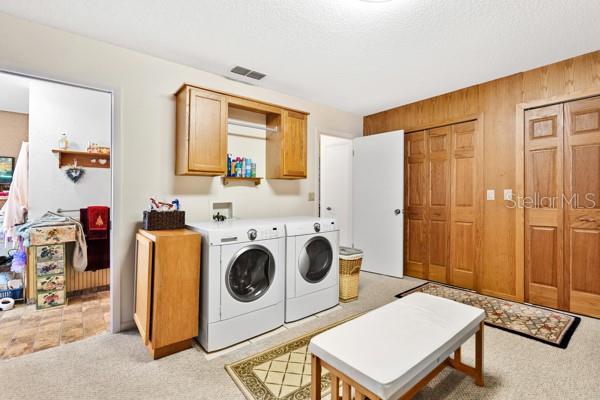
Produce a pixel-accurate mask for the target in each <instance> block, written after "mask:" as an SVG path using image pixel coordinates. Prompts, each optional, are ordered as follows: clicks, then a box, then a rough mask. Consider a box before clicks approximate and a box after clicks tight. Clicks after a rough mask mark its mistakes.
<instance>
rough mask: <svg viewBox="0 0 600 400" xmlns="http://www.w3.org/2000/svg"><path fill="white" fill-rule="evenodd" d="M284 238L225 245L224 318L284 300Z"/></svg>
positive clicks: (222, 297)
mask: <svg viewBox="0 0 600 400" xmlns="http://www.w3.org/2000/svg"><path fill="white" fill-rule="evenodd" d="M280 242H281V243H283V242H282V239H273V240H264V241H260V242H253V243H242V244H232V245H226V246H222V247H221V252H222V254H221V262H222V264H221V320H224V319H228V318H232V317H235V316H238V315H242V314H247V313H249V312H252V311H255V310H258V309H260V308H264V307H268V306H270V305H273V304H277V303H279V302H281V301H282V298H283V290H282V284H283V265H278V264H282V262H281V261H280V258H281V254H280V249H279V247H280V245H279V243H280Z"/></svg>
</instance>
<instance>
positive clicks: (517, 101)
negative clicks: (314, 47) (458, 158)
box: [363, 51, 600, 300]
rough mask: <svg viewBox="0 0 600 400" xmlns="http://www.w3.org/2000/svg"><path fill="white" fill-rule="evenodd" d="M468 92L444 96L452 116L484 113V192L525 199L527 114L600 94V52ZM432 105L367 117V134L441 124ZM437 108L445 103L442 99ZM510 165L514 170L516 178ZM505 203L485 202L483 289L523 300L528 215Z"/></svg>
mask: <svg viewBox="0 0 600 400" xmlns="http://www.w3.org/2000/svg"><path fill="white" fill-rule="evenodd" d="M463 90H467V91H468V92H467V95H466V96H463V95H462V94H457V93H455V92H453V93H454V95H451V96H449V97H444V98H445V99H446V101H448V102H449V103H450V104H449V108H448V110H449V112H448V117H449V118H454V116H455V114H457V113H459V112H460V108H461V107H465V110H468V111H469V112H468V114H471V115H472V114H479V113H483V114H485V121H484V124H485V128H484V129H485V154H484V159H485V170H484V175H485V188H490V189H497V190H502V189H504V188H513V191H514V193H515V195H516V194H518V193H519V189H521V190H520V192H521V194H522V193H523V188H524V181H523V180H524V172H523V145H524V144H523V124H522V123H520V122H522V118H523V110H525V109H528V108H532V107H538V106H544V105H547V104H552V103H553V102H561V101H568V100H572V99H574V98H583V97H586V96H593V95H595V94H598V92H599V90H600V51H596V52H593V53H589V54H586V55H582V56H578V57H575V58H572V59H570V60H566V61H562V62H559V63H556V64H552V66H550V67H549V68H546V67H543V68H536V69H533V70H530V71H526V72H523V73H519V74H516V75H512V76H509V77H504V78H500V79H497V80H495V81H491V82H486V83H484V84H481V85H477V86H473V87H471V88H467V89H463ZM457 92H460V91H457ZM547 96H552V97H551V98H550V97H547ZM565 96H569V97H568V98H565ZM574 96H578V97H574ZM438 97H441V96H438ZM477 97H479V100H477ZM525 102H526V103H525ZM433 104H434V101H433V99H426V100H422V101H418V102H415V103H411V104H407V105H404V106H401V107H396V108H394V109H390V110H386V111H382V112H378V113H376V114H373V115H369V116H365V118H364V122H363V126H364V132H363V133H364V134H365V135H370V134H377V133H381V132H386V131H390V130H398V129H404V130H405V131H412V130H418V129H424V127H425V126H430V127H431V126H435V124H433V121H435V120H436V119H438V120H439V117H438V116H437V115H434V114H436V113H434V108H433ZM436 104H437V105H439V104H440V100H439V99H438V100H437V101H436ZM437 109H438V110H439V109H440V108H439V107H438V108H437ZM465 112H467V111H465ZM462 117H466V115H465V116H461V118H462ZM438 125H441V124H438ZM511 141H512V143H511ZM511 164H513V165H514V166H515V173H514V174H513V175H512V176H510V174H511V172H510V170H511ZM501 184H502V185H505V184H506V186H500V185H501ZM497 193H498V192H497ZM501 198H502V197H501V193H500V196H497V200H496V201H495V202H487V201H486V202H485V211H484V223H485V225H484V234H483V240H484V243H483V248H484V254H485V256H484V257H485V258H484V261H485V262H484V263H483V264H482V265H483V267H482V271H481V279H482V281H481V290H482V292H486V293H489V294H491V295H494V296H498V297H503V298H507V299H511V300H522V299H523V295H524V294H523V293H524V283H523V281H524V273H523V272H522V271H523V270H524V213H523V209H519V208H508V209H507V208H505V207H504V206H505V204H504V202H503V201H502V200H500V199H501ZM496 228H497V229H496ZM496 271H497V273H496ZM494 273H496V277H494Z"/></svg>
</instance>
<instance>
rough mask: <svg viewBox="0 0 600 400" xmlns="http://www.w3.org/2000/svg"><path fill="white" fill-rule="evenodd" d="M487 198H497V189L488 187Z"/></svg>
mask: <svg viewBox="0 0 600 400" xmlns="http://www.w3.org/2000/svg"><path fill="white" fill-rule="evenodd" d="M487 199H488V200H496V191H495V190H494V189H488V191H487Z"/></svg>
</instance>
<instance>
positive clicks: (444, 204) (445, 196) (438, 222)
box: [427, 125, 452, 283]
mask: <svg viewBox="0 0 600 400" xmlns="http://www.w3.org/2000/svg"><path fill="white" fill-rule="evenodd" d="M427 132H428V140H427V141H428V144H429V145H428V157H427V168H428V176H429V179H428V181H429V184H428V195H427V200H428V202H427V217H428V218H427V233H428V235H427V240H428V243H429V249H428V252H427V253H428V254H427V256H428V279H430V280H433V281H438V282H443V283H446V282H448V280H449V271H448V270H449V268H448V265H449V261H450V151H451V148H452V126H451V125H447V126H444V127H441V128H434V129H431V130H429V131H427Z"/></svg>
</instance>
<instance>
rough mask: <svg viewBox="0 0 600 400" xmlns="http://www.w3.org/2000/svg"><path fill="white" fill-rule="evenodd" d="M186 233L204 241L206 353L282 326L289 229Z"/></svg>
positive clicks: (198, 227)
mask: <svg viewBox="0 0 600 400" xmlns="http://www.w3.org/2000/svg"><path fill="white" fill-rule="evenodd" d="M187 227H188V228H189V229H191V230H194V231H196V232H199V233H200V234H201V235H202V246H201V247H202V254H201V260H202V261H201V263H202V264H201V266H200V269H201V277H200V279H201V284H200V286H201V293H200V298H201V304H200V325H199V336H198V338H197V339H198V341H199V342H200V344H201V345H202V347H204V349H205V350H206V351H209V352H210V351H215V350H219V349H222V348H225V347H228V346H231V345H234V344H236V343H239V342H242V341H244V340H247V339H250V338H252V337H254V336H257V335H260V334H262V333H265V332H268V331H270V330H273V329H276V328H278V327H280V326H282V325H283V321H284V298H285V295H284V292H285V229H284V225H283V224H281V223H276V222H267V221H263V222H260V221H244V220H239V221H237V220H233V221H225V222H201V223H190V224H188V225H187Z"/></svg>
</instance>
